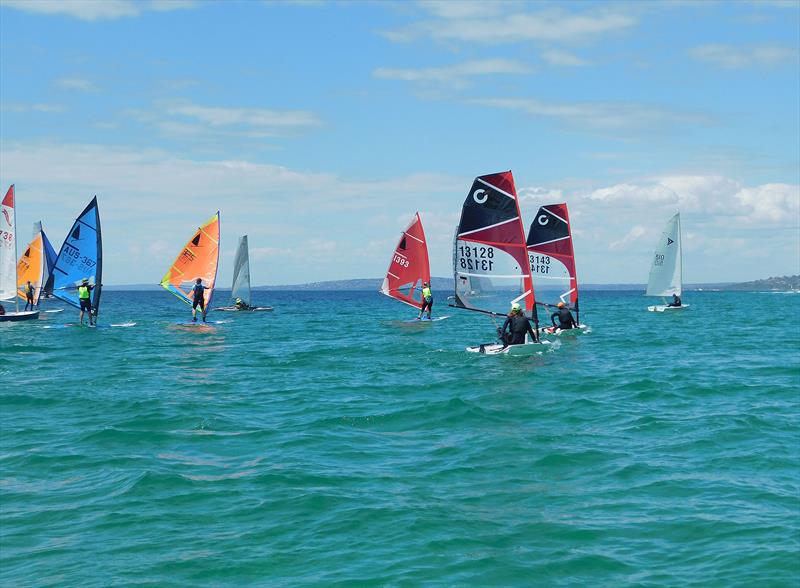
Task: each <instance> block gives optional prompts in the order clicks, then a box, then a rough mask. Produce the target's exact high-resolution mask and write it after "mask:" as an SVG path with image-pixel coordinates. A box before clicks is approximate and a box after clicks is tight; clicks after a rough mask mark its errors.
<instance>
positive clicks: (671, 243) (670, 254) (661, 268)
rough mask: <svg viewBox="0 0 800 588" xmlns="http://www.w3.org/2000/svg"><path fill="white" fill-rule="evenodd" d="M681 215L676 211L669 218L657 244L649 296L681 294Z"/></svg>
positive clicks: (649, 284)
mask: <svg viewBox="0 0 800 588" xmlns="http://www.w3.org/2000/svg"><path fill="white" fill-rule="evenodd" d="M682 282H683V276H682V268H681V215H680V213H679V212H676V213H675V215H674V216H673V217H672V218H671V219H669V221H668V222H667V226H666V227H664V232H663V233H662V235H661V237H660V238H659V240H658V244H657V245H656V252H655V255H654V257H653V264H652V265H651V266H650V279H649V280H648V281H647V292H646V295H647V296H672V295H673V294H677V295H678V296H680V295H681V290H682V288H683V287H682Z"/></svg>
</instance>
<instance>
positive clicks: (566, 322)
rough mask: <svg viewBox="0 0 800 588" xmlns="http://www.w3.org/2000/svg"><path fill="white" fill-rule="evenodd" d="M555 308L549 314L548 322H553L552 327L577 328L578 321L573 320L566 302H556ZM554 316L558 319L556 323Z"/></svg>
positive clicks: (562, 328)
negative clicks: (555, 309)
mask: <svg viewBox="0 0 800 588" xmlns="http://www.w3.org/2000/svg"><path fill="white" fill-rule="evenodd" d="M556 308H558V310H557V311H555V312H554V313H553V314H551V315H550V322H552V323H553V328H555V329H561V330H567V329H576V328H578V323H576V322H575V318H574V317H573V316H572V313H571V312H570V311H569V308H567V305H566V304H564V303H563V302H559V303H558V304H556ZM556 318H557V319H558V324H556Z"/></svg>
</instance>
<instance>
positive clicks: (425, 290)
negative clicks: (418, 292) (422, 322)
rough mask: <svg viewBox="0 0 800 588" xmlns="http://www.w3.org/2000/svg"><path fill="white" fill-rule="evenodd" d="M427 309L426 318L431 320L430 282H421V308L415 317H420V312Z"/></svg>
mask: <svg viewBox="0 0 800 588" xmlns="http://www.w3.org/2000/svg"><path fill="white" fill-rule="evenodd" d="M426 308H427V309H428V320H431V309H433V294H432V293H431V285H430V282H422V308H420V309H419V316H418V317H417V319H421V318H422V313H423V312H425V309H426Z"/></svg>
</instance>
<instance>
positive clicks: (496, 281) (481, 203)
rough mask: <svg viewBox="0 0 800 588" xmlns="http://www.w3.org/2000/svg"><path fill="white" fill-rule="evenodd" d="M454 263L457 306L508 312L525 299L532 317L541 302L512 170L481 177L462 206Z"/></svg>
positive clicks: (474, 183)
mask: <svg viewBox="0 0 800 588" xmlns="http://www.w3.org/2000/svg"><path fill="white" fill-rule="evenodd" d="M453 263H454V274H455V275H454V277H455V281H456V292H455V301H456V306H459V307H462V308H468V309H471V310H482V311H489V312H494V313H502V314H505V313H506V312H508V307H509V304H510V303H512V302H520V303H524V307H525V309H526V310H527V311H528V312H527V314H528V316H531V314H532V312H533V309H534V305H535V303H536V300H535V297H534V292H533V280H532V279H531V272H530V265H529V262H528V253H527V250H526V248H525V229H524V227H523V225H522V218H521V215H520V212H519V201H518V199H517V190H516V188H515V187H514V176H513V175H512V174H511V172H510V171H507V172H502V173H497V174H490V175H485V176H479V177H477V178H475V181H474V182H473V183H472V187H471V188H470V191H469V194H468V195H467V198H466V200H465V201H464V205H463V207H462V209H461V221H460V222H459V225H458V230H457V232H456V241H455V250H454V255H453ZM512 291H516V292H517V293H516V294H512Z"/></svg>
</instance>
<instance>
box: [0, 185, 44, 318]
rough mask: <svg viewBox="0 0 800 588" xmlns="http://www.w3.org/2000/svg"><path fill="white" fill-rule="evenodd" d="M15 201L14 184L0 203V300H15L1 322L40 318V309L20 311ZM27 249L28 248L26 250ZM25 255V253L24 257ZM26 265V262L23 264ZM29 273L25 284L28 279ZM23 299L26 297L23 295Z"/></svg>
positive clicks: (0, 316)
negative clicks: (12, 307) (12, 308)
mask: <svg viewBox="0 0 800 588" xmlns="http://www.w3.org/2000/svg"><path fill="white" fill-rule="evenodd" d="M15 211H16V203H15V201H14V184H11V186H10V187H9V188H8V192H6V195H5V197H4V198H3V201H2V204H0V216H2V218H0V301H2V300H6V301H10V300H12V299H13V300H14V311H13V312H8V311H6V312H5V313H4V314H1V315H0V322H17V321H27V320H31V319H35V318H39V311H38V310H29V311H20V309H19V297H18V296H17V293H18V288H19V279H20V278H22V276H20V275H19V271H18V264H17V219H16V214H15ZM26 251H27V250H26ZM24 257H25V256H24V255H23V258H24ZM23 267H24V264H23ZM27 279H28V278H27V273H26V277H25V281H23V282H22V283H23V284H24V283H25V282H26V281H27ZM23 300H25V297H24V295H23Z"/></svg>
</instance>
